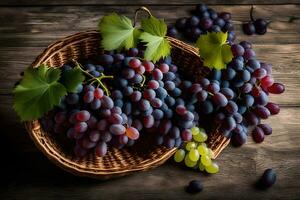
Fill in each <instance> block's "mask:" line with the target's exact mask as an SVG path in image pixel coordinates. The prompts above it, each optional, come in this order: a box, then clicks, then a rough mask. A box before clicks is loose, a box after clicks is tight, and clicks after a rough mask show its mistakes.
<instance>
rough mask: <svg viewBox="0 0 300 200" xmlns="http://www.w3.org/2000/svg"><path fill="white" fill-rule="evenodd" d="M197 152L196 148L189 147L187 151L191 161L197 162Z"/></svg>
mask: <svg viewBox="0 0 300 200" xmlns="http://www.w3.org/2000/svg"><path fill="white" fill-rule="evenodd" d="M199 157H200V156H199V152H198V151H197V150H196V149H191V151H190V152H189V159H190V160H191V161H193V162H197V161H198V160H199Z"/></svg>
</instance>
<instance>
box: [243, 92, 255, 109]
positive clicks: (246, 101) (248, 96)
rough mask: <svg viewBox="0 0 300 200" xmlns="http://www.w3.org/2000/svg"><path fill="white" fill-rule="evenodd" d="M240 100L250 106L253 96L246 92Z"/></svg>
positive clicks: (252, 102)
mask: <svg viewBox="0 0 300 200" xmlns="http://www.w3.org/2000/svg"><path fill="white" fill-rule="evenodd" d="M242 102H243V104H244V105H245V106H246V107H251V106H252V105H253V104H254V98H253V97H252V96H251V95H248V94H247V95H245V96H244V97H243V99H242Z"/></svg>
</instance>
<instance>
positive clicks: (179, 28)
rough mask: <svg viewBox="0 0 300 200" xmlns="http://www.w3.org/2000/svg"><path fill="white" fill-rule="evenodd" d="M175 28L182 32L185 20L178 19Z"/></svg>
mask: <svg viewBox="0 0 300 200" xmlns="http://www.w3.org/2000/svg"><path fill="white" fill-rule="evenodd" d="M175 26H176V28H177V29H178V30H183V29H184V28H185V27H186V18H180V19H178V20H177V21H176V24H175Z"/></svg>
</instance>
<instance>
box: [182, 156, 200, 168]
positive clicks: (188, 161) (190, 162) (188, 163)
mask: <svg viewBox="0 0 300 200" xmlns="http://www.w3.org/2000/svg"><path fill="white" fill-rule="evenodd" d="M184 163H185V165H186V166H188V167H194V166H195V165H196V164H197V162H194V161H191V160H190V158H189V156H188V155H186V156H185V158H184Z"/></svg>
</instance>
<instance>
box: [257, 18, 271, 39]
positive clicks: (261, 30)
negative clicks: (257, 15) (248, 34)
mask: <svg viewBox="0 0 300 200" xmlns="http://www.w3.org/2000/svg"><path fill="white" fill-rule="evenodd" d="M254 26H255V31H256V33H257V34H259V35H263V34H265V33H266V32H267V27H268V22H267V21H266V20H264V19H256V20H255V21H254Z"/></svg>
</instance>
